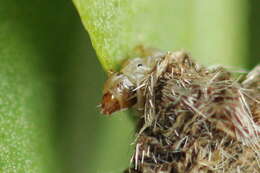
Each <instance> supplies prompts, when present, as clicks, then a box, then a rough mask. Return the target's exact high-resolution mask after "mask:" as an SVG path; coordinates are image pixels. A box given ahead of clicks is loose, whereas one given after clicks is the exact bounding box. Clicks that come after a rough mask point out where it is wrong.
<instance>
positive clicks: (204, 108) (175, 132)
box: [128, 52, 260, 173]
mask: <svg viewBox="0 0 260 173" xmlns="http://www.w3.org/2000/svg"><path fill="white" fill-rule="evenodd" d="M259 85H260V66H258V67H257V68H256V69H255V70H253V71H252V72H250V73H249V75H248V76H247V78H246V79H245V80H244V81H242V82H241V79H236V78H234V77H233V76H232V75H231V73H230V72H228V71H227V70H226V69H224V68H222V67H217V68H205V67H202V66H200V65H198V64H196V63H195V62H194V61H193V60H192V59H191V58H190V56H189V55H188V54H187V53H185V52H177V53H172V52H168V53H166V54H165V55H164V56H162V55H161V54H160V60H158V61H157V64H156V66H155V67H154V68H153V69H152V70H151V72H150V73H149V74H148V75H147V76H146V77H145V78H144V80H143V81H142V82H140V84H139V85H138V86H136V89H135V91H136V92H137V95H138V96H137V103H138V100H139V104H138V110H139V112H140V115H141V116H140V121H141V123H142V126H141V128H139V129H138V135H137V138H136V141H135V145H136V148H135V153H134V155H133V159H132V167H131V168H130V169H128V172H131V173H137V172H138V173H173V172H174V173H198V172H200V173H223V172H228V173H229V172H230V173H233V172H234V173H235V172H238V173H247V172H260V167H259V159H260V151H259V149H260V144H259V142H260V140H259V135H260V86H259Z"/></svg>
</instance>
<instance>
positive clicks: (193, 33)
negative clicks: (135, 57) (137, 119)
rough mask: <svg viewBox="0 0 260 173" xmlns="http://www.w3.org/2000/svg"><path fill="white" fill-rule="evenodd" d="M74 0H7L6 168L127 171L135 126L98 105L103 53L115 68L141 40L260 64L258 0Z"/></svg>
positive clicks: (1, 23) (209, 57) (2, 18)
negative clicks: (101, 109) (108, 115)
mask: <svg viewBox="0 0 260 173" xmlns="http://www.w3.org/2000/svg"><path fill="white" fill-rule="evenodd" d="M74 4H75V7H76V8H77V11H76V8H75V7H74V6H73V4H72V2H71V1H67V0H56V1H50V0H47V1H41V0H27V1H21V0H8V1H3V2H1V5H0V172H3V173H18V172H19V173H28V172H29V173H30V172H31V173H52V172H54V173H58V172H62V173H120V172H122V170H124V169H125V168H126V167H127V166H128V165H129V159H130V156H131V151H132V145H131V143H132V142H133V140H134V135H133V134H134V125H133V123H132V121H131V120H130V119H131V116H128V115H124V114H123V113H118V114H115V115H114V116H111V117H105V116H101V115H100V114H99V113H98V112H99V108H98V107H97V105H98V104H99V103H100V100H101V95H102V93H101V91H102V85H103V82H104V80H105V77H106V75H105V72H104V71H103V70H102V68H101V65H100V64H99V62H98V59H97V58H96V55H95V53H97V55H98V57H99V59H100V62H101V64H102V65H103V67H104V68H105V69H106V70H107V69H111V68H113V69H117V68H118V67H119V64H120V61H121V60H123V59H125V58H128V57H131V54H132V49H133V48H134V47H135V46H136V45H138V44H143V45H144V46H150V47H155V48H160V49H162V50H176V49H181V48H183V49H185V50H188V51H190V52H191V54H192V55H193V56H194V57H195V58H196V59H198V60H200V61H201V62H203V63H205V64H208V65H213V64H224V65H228V66H238V67H249V65H250V67H253V66H254V65H255V64H256V63H259V62H260V52H259V51H260V49H259V48H258V45H259V44H260V37H259V36H260V34H259V30H260V21H259V17H260V13H259V10H258V7H259V5H260V3H259V2H258V1H256V0H253V1H245V0H230V1H226V0H218V1H208V0H199V1H192V2H191V1H188V0H162V1H158V0H74ZM78 14H80V16H79V15H78ZM80 17H81V18H80ZM81 20H82V21H83V24H82V23H81ZM83 25H84V26H85V27H86V29H87V31H88V33H89V36H90V38H91V41H92V42H91V41H90V39H89V38H88V35H87V32H86V31H85V30H84V28H83ZM92 45H93V47H94V49H95V50H96V52H94V49H93V48H92Z"/></svg>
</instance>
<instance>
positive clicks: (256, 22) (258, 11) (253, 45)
mask: <svg viewBox="0 0 260 173" xmlns="http://www.w3.org/2000/svg"><path fill="white" fill-rule="evenodd" d="M248 3H250V9H249V12H250V14H249V34H250V35H249V57H248V58H249V61H248V62H249V67H250V68H253V67H254V66H255V65H256V64H259V63H260V1H258V0H252V1H248Z"/></svg>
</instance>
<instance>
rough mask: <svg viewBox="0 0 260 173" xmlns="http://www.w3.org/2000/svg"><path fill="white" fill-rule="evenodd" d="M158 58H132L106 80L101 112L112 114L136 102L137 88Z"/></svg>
mask: <svg viewBox="0 0 260 173" xmlns="http://www.w3.org/2000/svg"><path fill="white" fill-rule="evenodd" d="M157 60H158V58H156V57H146V58H132V59H129V60H127V61H126V62H125V63H123V65H122V69H121V70H120V72H118V73H113V74H112V75H110V76H109V78H108V79H107V81H106V82H105V85H104V89H103V99H102V104H101V113H103V114H112V113H113V112H116V111H118V110H121V109H125V108H129V107H131V106H132V105H134V104H135V103H136V100H137V98H136V88H138V86H140V85H141V83H142V82H143V80H144V79H145V78H146V77H147V75H148V74H149V72H150V71H151V70H152V69H153V67H154V66H155V64H156V61H157Z"/></svg>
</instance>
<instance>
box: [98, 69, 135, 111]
mask: <svg viewBox="0 0 260 173" xmlns="http://www.w3.org/2000/svg"><path fill="white" fill-rule="evenodd" d="M133 88H134V85H133V83H132V82H130V80H129V79H128V78H127V76H125V75H124V74H121V73H114V74H112V75H111V76H110V77H109V78H108V79H107V81H106V82H105V85H104V89H103V99H102V104H101V113H103V114H112V113H113V112H115V111H118V110H121V109H124V108H128V107H130V106H132V105H133V104H134V98H133Z"/></svg>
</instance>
